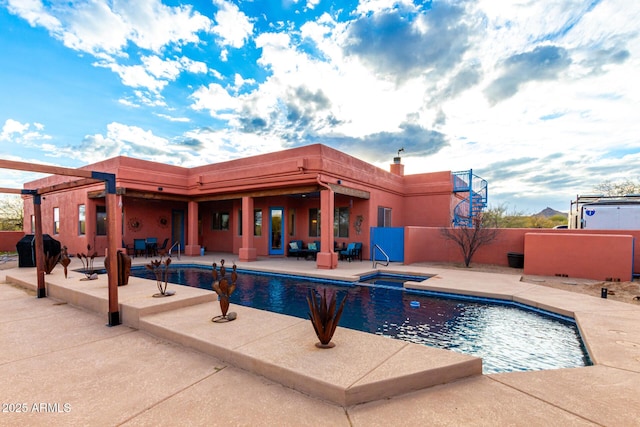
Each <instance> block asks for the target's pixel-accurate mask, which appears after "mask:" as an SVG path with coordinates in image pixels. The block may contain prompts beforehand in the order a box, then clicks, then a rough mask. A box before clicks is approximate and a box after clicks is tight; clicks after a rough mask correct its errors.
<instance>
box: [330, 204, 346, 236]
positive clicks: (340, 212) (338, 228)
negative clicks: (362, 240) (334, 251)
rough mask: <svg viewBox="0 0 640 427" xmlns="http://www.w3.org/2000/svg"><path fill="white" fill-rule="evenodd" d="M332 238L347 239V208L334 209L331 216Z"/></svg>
mask: <svg viewBox="0 0 640 427" xmlns="http://www.w3.org/2000/svg"><path fill="white" fill-rule="evenodd" d="M333 236H334V237H349V208H347V207H345V208H335V212H334V216H333Z"/></svg>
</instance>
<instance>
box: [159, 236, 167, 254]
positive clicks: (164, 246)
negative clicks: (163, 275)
mask: <svg viewBox="0 0 640 427" xmlns="http://www.w3.org/2000/svg"><path fill="white" fill-rule="evenodd" d="M168 243H169V238H166V239H164V242H162V246H158V248H157V249H156V253H158V254H160V255H166V253H167V244H168Z"/></svg>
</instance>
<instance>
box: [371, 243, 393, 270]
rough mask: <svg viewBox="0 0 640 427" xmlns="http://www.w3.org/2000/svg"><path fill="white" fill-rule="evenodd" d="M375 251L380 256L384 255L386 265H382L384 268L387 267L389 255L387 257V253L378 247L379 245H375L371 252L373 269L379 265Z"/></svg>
mask: <svg viewBox="0 0 640 427" xmlns="http://www.w3.org/2000/svg"><path fill="white" fill-rule="evenodd" d="M376 249H377V250H379V251H380V252H381V253H382V255H384V257H385V258H386V259H387V261H386V264H385V265H384V266H385V267H387V266H388V265H389V261H390V259H389V255H387V253H386V252H385V251H384V250H383V249H382V248H381V247H380V245H378V244H375V245H374V246H373V250H372V251H371V252H372V256H371V258H372V260H373V268H376V265H378V264H379V262H378V261H376Z"/></svg>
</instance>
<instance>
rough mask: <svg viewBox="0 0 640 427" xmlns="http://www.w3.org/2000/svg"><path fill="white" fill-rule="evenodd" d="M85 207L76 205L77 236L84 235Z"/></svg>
mask: <svg viewBox="0 0 640 427" xmlns="http://www.w3.org/2000/svg"><path fill="white" fill-rule="evenodd" d="M85 209H86V208H85V206H84V205H78V234H79V235H81V236H83V235H85V234H86V229H85V226H86V224H87V223H86V216H85Z"/></svg>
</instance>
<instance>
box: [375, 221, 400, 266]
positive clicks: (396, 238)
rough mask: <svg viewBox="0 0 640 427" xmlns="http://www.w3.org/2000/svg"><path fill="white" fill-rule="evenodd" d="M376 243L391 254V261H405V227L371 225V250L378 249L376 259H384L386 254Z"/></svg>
mask: <svg viewBox="0 0 640 427" xmlns="http://www.w3.org/2000/svg"><path fill="white" fill-rule="evenodd" d="M375 245H378V246H380V247H381V248H382V250H384V251H385V253H386V254H387V255H389V260H390V261H394V262H404V228H403V227H371V250H372V251H374V250H375V251H376V254H375V257H376V260H384V255H382V254H381V253H380V252H378V251H377V250H376V249H375ZM370 255H371V256H373V254H370Z"/></svg>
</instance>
